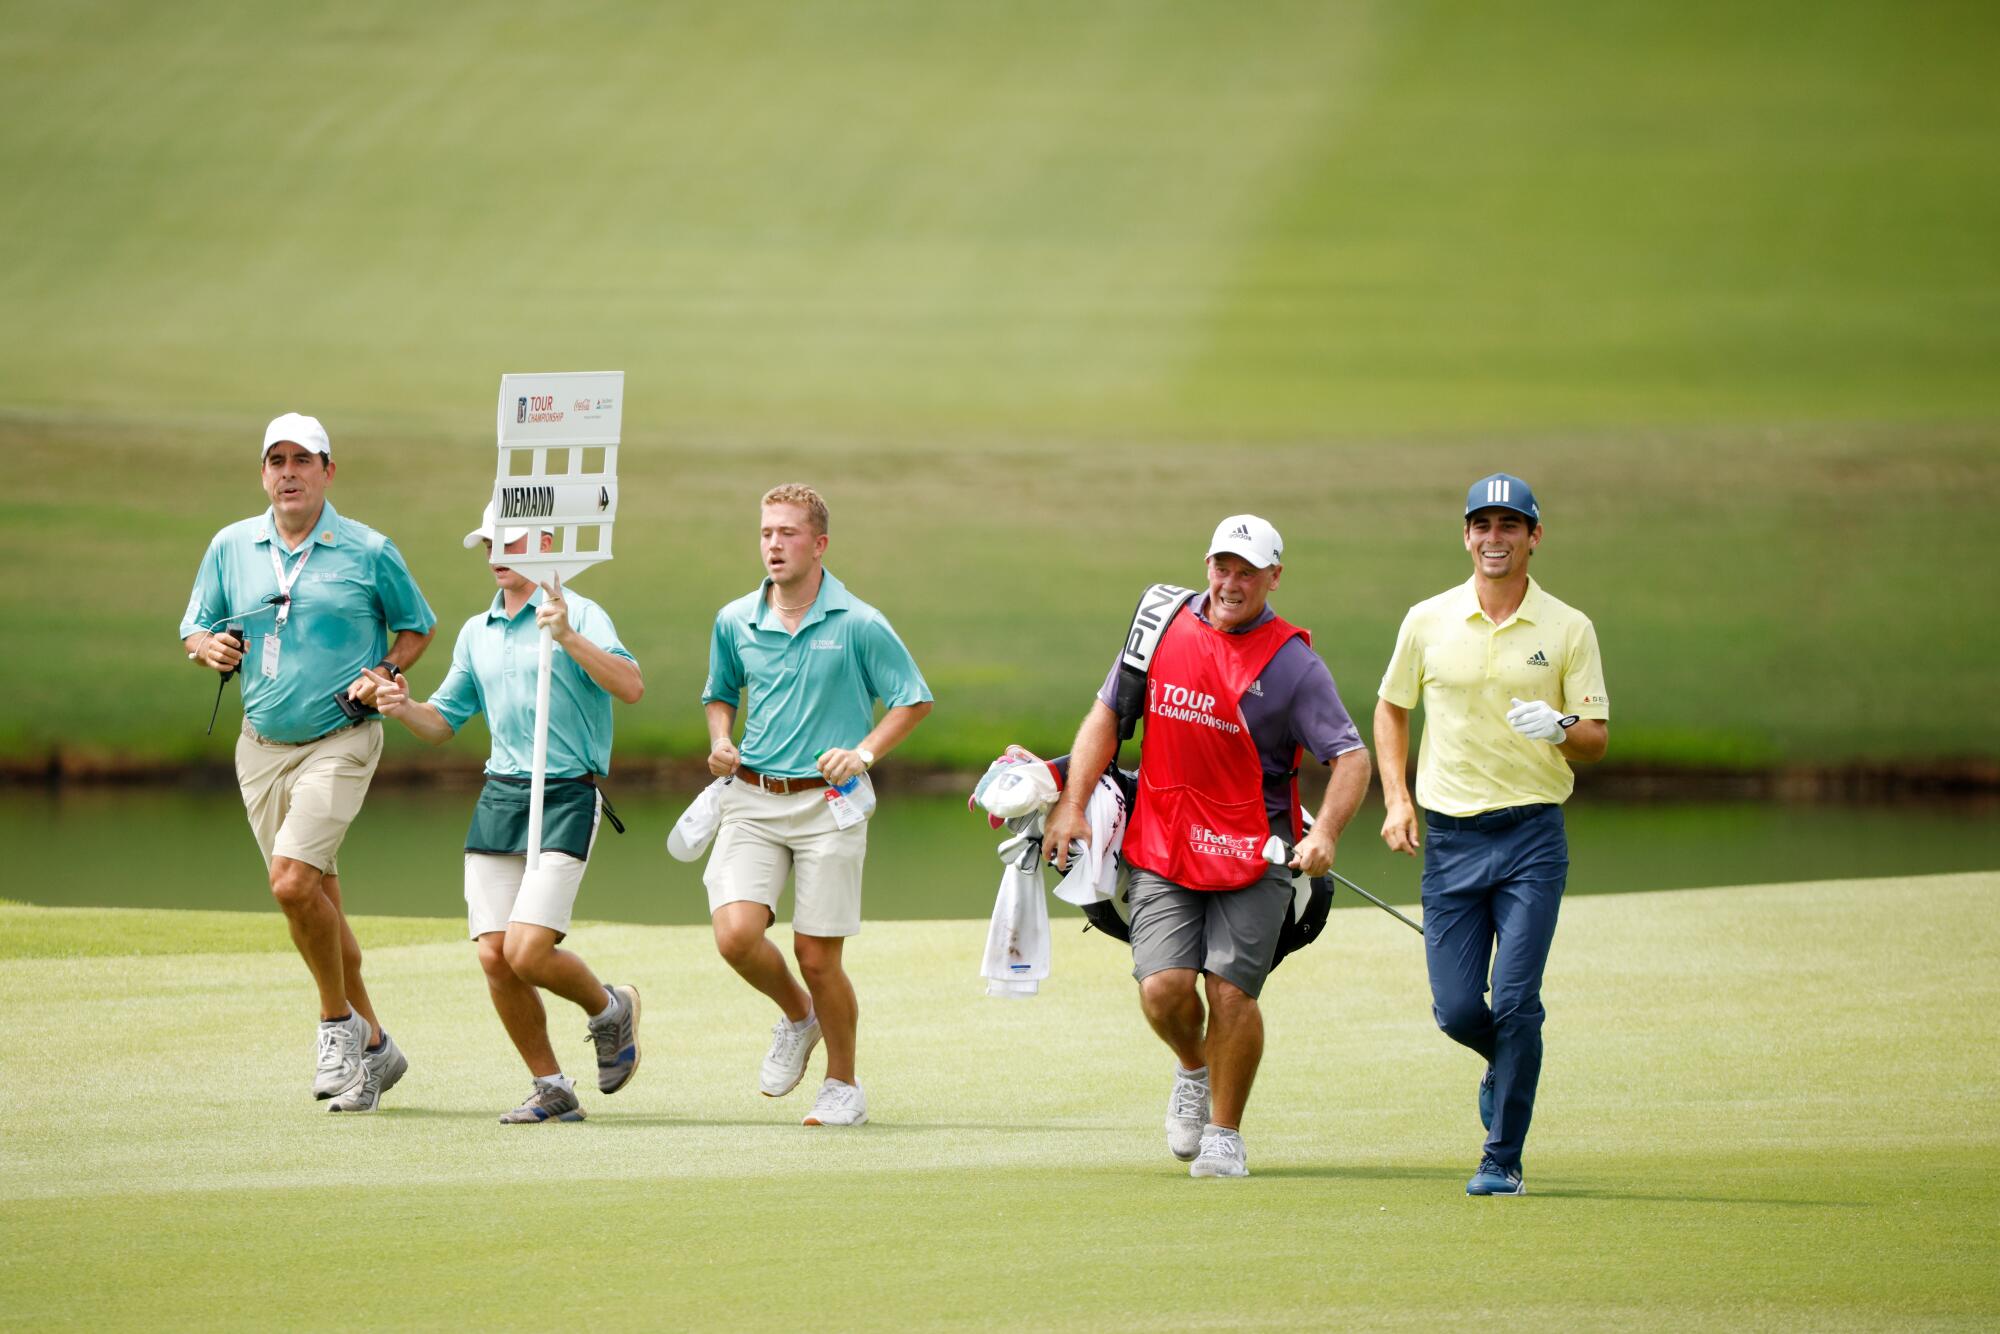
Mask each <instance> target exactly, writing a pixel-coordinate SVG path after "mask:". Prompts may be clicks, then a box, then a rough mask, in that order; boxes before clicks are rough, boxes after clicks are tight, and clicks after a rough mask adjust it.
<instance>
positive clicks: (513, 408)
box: [493, 371, 625, 871]
mask: <svg viewBox="0 0 2000 1334" xmlns="http://www.w3.org/2000/svg"><path fill="white" fill-rule="evenodd" d="M624 410H625V372H623V371H576V372H567V373H561V374H545V375H503V376H501V377H500V414H499V435H500V469H499V473H498V475H497V476H496V477H495V478H494V482H493V512H494V514H495V516H496V523H497V525H498V526H499V527H500V528H502V529H507V528H515V527H520V528H525V529H526V530H527V532H528V534H529V541H528V543H527V547H528V549H527V551H526V552H524V553H522V554H520V555H504V553H503V552H502V551H500V550H499V549H498V548H500V547H503V546H505V545H506V544H505V543H495V548H496V549H495V551H494V553H493V554H494V555H495V556H497V557H503V558H504V560H505V563H506V565H507V567H508V568H509V569H513V570H518V571H520V572H521V573H522V574H525V575H527V576H528V577H529V578H530V579H533V580H534V581H535V582H536V583H545V582H548V581H550V580H554V579H561V580H563V581H565V582H567V581H569V580H571V579H574V578H575V577H576V576H577V575H578V574H580V573H582V572H583V571H584V570H586V569H588V568H590V567H591V566H592V565H596V564H598V563H599V562H601V561H607V560H610V559H611V525H612V521H613V519H615V518H616V517H617V513H618V439H619V433H620V428H621V424H622V421H623V416H624ZM543 532H547V533H552V534H553V535H554V537H555V541H554V543H553V544H552V546H551V549H550V550H548V551H543V550H541V543H540V542H539V541H537V540H535V539H536V535H538V534H540V533H543ZM554 663H555V636H554V635H552V634H551V633H550V632H549V631H548V630H546V629H545V630H543V631H542V634H541V645H540V654H539V658H538V662H537V666H536V675H535V754H534V765H533V772H532V775H531V778H530V784H529V788H528V869H529V870H530V871H537V870H540V869H541V864H542V798H543V792H544V789H545V787H546V785H547V781H548V764H549V672H550V668H551V667H553V666H554Z"/></svg>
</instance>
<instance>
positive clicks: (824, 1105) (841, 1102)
mask: <svg viewBox="0 0 2000 1334" xmlns="http://www.w3.org/2000/svg"><path fill="white" fill-rule="evenodd" d="M867 1119H868V1099H867V1098H866V1097H864V1096H863V1095H862V1092H861V1086H860V1085H859V1084H843V1083H841V1082H840V1081H839V1080H838V1079H834V1078H832V1077H828V1078H827V1080H826V1081H825V1082H824V1083H822V1084H821V1085H820V1086H819V1096H818V1097H816V1098H814V1099H813V1109H812V1110H811V1111H809V1112H807V1113H806V1117H805V1120H803V1121H801V1122H799V1124H800V1125H806V1126H858V1125H860V1124H862V1123H863V1122H865V1121H866V1120H867Z"/></svg>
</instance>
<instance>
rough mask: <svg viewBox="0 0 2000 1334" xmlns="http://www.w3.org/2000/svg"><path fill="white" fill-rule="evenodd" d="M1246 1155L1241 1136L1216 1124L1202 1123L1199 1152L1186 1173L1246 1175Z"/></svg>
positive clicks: (1247, 1172) (1247, 1168)
mask: <svg viewBox="0 0 2000 1334" xmlns="http://www.w3.org/2000/svg"><path fill="white" fill-rule="evenodd" d="M1248 1157H1249V1155H1247V1154H1246V1153H1244V1151H1243V1136H1241V1135H1239V1134H1237V1133H1236V1132H1235V1131H1233V1130H1225V1129H1223V1128H1222V1127H1221V1126H1218V1125H1204V1126H1203V1127H1202V1128H1201V1152H1200V1153H1199V1154H1198V1155H1196V1157H1195V1160H1194V1161H1193V1162H1191V1163H1189V1164H1188V1175H1189V1176H1191V1177H1247V1176H1249V1175H1250V1164H1249V1162H1248Z"/></svg>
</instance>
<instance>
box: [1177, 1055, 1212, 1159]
mask: <svg viewBox="0 0 2000 1334" xmlns="http://www.w3.org/2000/svg"><path fill="white" fill-rule="evenodd" d="M1207 1124H1208V1074H1207V1072H1206V1071H1204V1072H1203V1073H1202V1075H1201V1076H1200V1077H1199V1078H1196V1077H1195V1076H1194V1075H1190V1074H1186V1073H1184V1072H1183V1071H1182V1070H1181V1068H1180V1066H1179V1064H1176V1065H1175V1066H1174V1089H1173V1092H1171V1093H1169V1094H1168V1095H1167V1152H1169V1153H1171V1154H1173V1156H1174V1157H1176V1158H1178V1159H1180V1160H1181V1161H1182V1162H1184V1163H1185V1162H1189V1161H1191V1160H1192V1159H1193V1158H1194V1156H1195V1155H1196V1154H1197V1153H1199V1152H1201V1128H1202V1127H1203V1126H1204V1125H1207Z"/></svg>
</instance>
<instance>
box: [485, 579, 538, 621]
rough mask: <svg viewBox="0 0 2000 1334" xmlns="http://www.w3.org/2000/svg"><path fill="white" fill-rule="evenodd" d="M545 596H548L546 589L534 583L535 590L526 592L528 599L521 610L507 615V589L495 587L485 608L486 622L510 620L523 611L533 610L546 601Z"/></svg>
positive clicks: (516, 617)
mask: <svg viewBox="0 0 2000 1334" xmlns="http://www.w3.org/2000/svg"><path fill="white" fill-rule="evenodd" d="M547 598H548V593H547V591H546V590H545V589H543V587H542V586H541V585H540V584H536V585H535V591H534V592H532V593H530V594H528V600H527V602H526V603H524V604H523V605H522V607H521V610H520V611H517V612H515V613H514V615H513V616H512V617H510V616H508V615H507V590H506V589H504V588H496V589H494V590H493V602H492V605H490V606H489V607H487V608H486V620H487V623H488V624H491V623H492V622H494V621H510V620H514V619H518V618H519V617H520V616H521V615H522V614H523V613H525V612H530V611H535V610H537V609H538V608H540V607H541V605H542V603H543V602H544V601H546V600H547Z"/></svg>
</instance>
